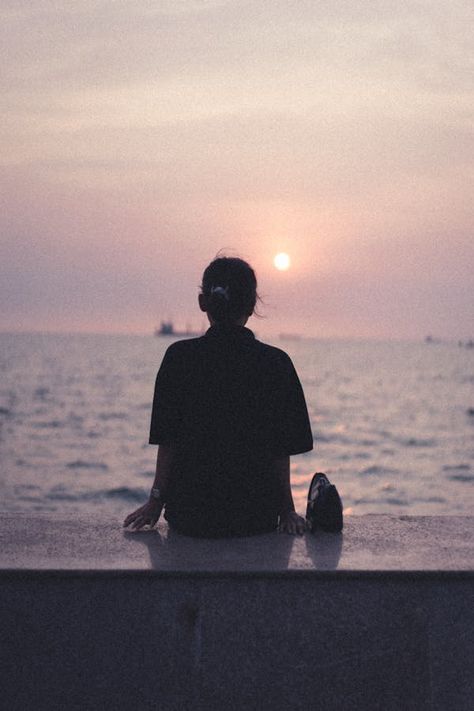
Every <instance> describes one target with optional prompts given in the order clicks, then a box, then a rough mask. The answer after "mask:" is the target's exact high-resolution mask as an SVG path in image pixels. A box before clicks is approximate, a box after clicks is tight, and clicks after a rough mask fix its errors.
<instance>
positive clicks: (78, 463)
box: [66, 459, 109, 471]
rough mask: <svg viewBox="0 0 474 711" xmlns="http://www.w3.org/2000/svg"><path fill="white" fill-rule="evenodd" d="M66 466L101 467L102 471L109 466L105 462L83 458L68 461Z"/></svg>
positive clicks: (75, 467) (71, 467)
mask: <svg viewBox="0 0 474 711" xmlns="http://www.w3.org/2000/svg"><path fill="white" fill-rule="evenodd" d="M66 466H67V467H68V468H69V469H102V470H103V471H107V469H108V468H109V467H108V465H107V464H106V463H105V462H85V461H84V460H83V459H76V460H75V461H74V462H68V463H67V464H66Z"/></svg>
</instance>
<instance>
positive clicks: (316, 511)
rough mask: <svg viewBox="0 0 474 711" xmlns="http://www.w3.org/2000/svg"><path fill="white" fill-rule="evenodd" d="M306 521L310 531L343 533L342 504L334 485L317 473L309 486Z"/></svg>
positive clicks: (323, 475)
mask: <svg viewBox="0 0 474 711" xmlns="http://www.w3.org/2000/svg"><path fill="white" fill-rule="evenodd" d="M306 520H307V522H308V528H309V530H310V531H313V532H314V531H316V530H317V529H318V528H321V529H322V530H323V531H333V532H337V531H342V503H341V498H340V496H339V494H338V492H337V489H336V487H335V486H334V484H331V482H330V481H329V479H328V478H327V476H326V475H325V474H321V473H319V472H318V473H316V474H315V475H314V476H313V478H312V480H311V484H310V486H309V491H308V505H307V507H306Z"/></svg>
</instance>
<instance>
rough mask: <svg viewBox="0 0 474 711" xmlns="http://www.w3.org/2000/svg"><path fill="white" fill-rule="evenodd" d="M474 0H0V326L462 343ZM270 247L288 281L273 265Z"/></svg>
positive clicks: (470, 269)
mask: <svg viewBox="0 0 474 711" xmlns="http://www.w3.org/2000/svg"><path fill="white" fill-rule="evenodd" d="M473 19H474V18H473V6H472V3H471V2H469V1H467V0H466V1H465V2H463V1H458V0H451V1H450V2H449V3H447V2H446V1H445V0H442V1H441V0H431V1H429V2H419V1H414V0H407V1H406V2H400V0H380V1H379V2H377V3H367V2H366V0H364V1H362V0H361V1H360V2H356V1H352V2H351V1H349V0H347V1H341V2H337V1H335V2H329V1H328V2H314V1H313V0H311V1H309V0H308V1H306V0H292V1H286V2H285V1H283V0H272V1H271V2H270V1H268V2H260V1H259V0H252V1H251V2H237V1H233V0H228V1H225V0H214V1H212V0H202V1H201V2H198V1H197V0H194V1H193V0H189V1H184V0H183V1H179V0H164V1H162V2H159V1H158V0H155V1H154V2H150V1H146V0H144V1H142V2H136V1H134V2H131V1H129V0H121V1H120V2H119V1H118V0H117V1H113V0H84V1H81V0H79V1H78V2H77V3H72V2H69V1H67V2H66V0H62V1H59V2H54V3H52V2H46V1H42V2H37V1H35V0H29V2H26V1H25V2H20V1H18V0H15V2H9V1H8V0H4V2H2V8H1V9H0V20H1V30H0V32H1V33H2V37H1V42H2V54H1V57H2V71H1V80H0V81H1V84H2V86H1V91H2V108H3V111H2V114H3V115H2V124H1V128H0V134H1V141H2V150H1V154H0V161H1V164H2V165H1V173H0V175H1V177H0V202H1V204H0V208H1V209H0V229H1V246H0V299H1V303H2V309H1V316H0V328H1V329H3V330H43V329H44V330H64V331H85V330H92V331H119V332H127V331H131V332H143V333H147V332H150V333H151V332H152V330H153V328H154V326H155V325H156V324H157V323H159V321H160V319H161V318H167V317H171V318H173V319H174V320H175V322H176V325H177V326H178V327H182V326H184V325H185V324H186V323H188V322H190V323H191V324H193V325H194V326H195V327H198V326H200V325H201V323H202V318H201V314H200V312H199V311H198V309H197V306H196V302H197V293H198V286H199V282H200V278H201V274H202V270H203V269H204V267H205V266H206V264H207V263H208V262H209V261H210V260H211V259H212V258H213V257H214V256H215V255H216V253H217V252H218V251H219V250H221V249H225V250H227V251H228V252H229V253H230V254H237V255H239V256H242V257H244V258H247V259H248V260H249V261H250V262H251V263H252V264H253V265H254V266H255V268H256V271H257V276H258V278H259V282H260V291H261V293H262V296H263V297H264V301H265V304H266V305H265V307H264V308H263V313H264V314H265V316H266V318H265V320H263V321H258V322H257V321H251V322H250V323H249V325H250V326H251V327H252V326H253V327H254V328H255V329H256V330H257V331H258V333H259V334H265V333H268V334H271V333H275V334H276V333H279V332H285V331H291V332H301V333H304V334H306V335H314V336H322V337H332V336H337V337H375V338H384V337H394V338H423V337H424V336H425V335H426V334H428V333H431V334H433V335H435V336H439V337H443V338H456V339H457V338H460V339H465V338H469V337H474V308H473V305H474V298H473V296H474V277H473V274H474V240H473V235H472V222H473V220H472V217H473V209H472V203H473V200H472V163H473V141H472V108H473V82H472V69H473V55H472V28H473ZM280 251H285V252H287V253H288V254H289V255H290V256H291V259H292V267H291V268H290V270H288V271H287V272H284V273H283V272H278V271H276V270H275V269H274V267H273V257H274V255H275V254H276V253H277V252H280Z"/></svg>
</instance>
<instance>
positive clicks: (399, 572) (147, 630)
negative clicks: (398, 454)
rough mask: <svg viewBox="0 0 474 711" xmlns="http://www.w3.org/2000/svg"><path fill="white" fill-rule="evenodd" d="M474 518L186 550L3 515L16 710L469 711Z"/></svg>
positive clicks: (356, 523) (356, 521)
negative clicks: (429, 710) (393, 710)
mask: <svg viewBox="0 0 474 711" xmlns="http://www.w3.org/2000/svg"><path fill="white" fill-rule="evenodd" d="M473 522H474V519H472V518H467V517H459V518H458V517H439V518H435V517H426V518H425V517H413V518H411V517H402V518H400V517H388V516H363V517H354V518H348V519H347V525H346V528H345V530H344V533H343V534H342V535H333V534H319V535H317V536H311V535H309V534H307V535H306V536H305V537H304V538H303V539H293V538H291V537H287V536H279V535H278V534H274V535H273V534H272V535H269V536H259V537H255V538H248V539H240V540H233V541H196V540H193V539H189V538H186V537H182V536H177V535H176V534H174V535H173V534H169V532H167V529H166V526H163V527H160V528H159V530H158V531H151V532H144V533H126V532H124V531H123V530H122V529H121V528H120V526H119V522H118V521H117V522H110V521H109V522H107V523H106V524H103V523H101V522H97V521H96V520H94V519H92V518H84V517H80V518H79V517H78V518H75V519H71V518H66V517H61V516H47V515H41V516H27V515H20V516H18V515H16V514H15V515H12V514H4V515H1V516H0V536H1V552H0V566H1V567H0V576H1V585H0V617H1V631H2V645H1V655H2V656H1V668H0V673H1V676H2V681H3V693H2V696H3V700H4V703H5V705H6V708H9V709H20V708H21V709H22V711H24V709H25V708H26V709H28V708H35V709H48V710H54V709H66V708H67V709H78V710H79V709H80V710H81V711H82V710H83V709H97V708H104V709H114V710H115V709H127V711H128V710H129V709H130V707H135V706H138V707H140V708H142V709H159V710H160V711H168V709H169V710H173V711H174V709H176V710H178V709H179V710H180V711H181V710H182V709H206V711H207V710H209V709H210V710H212V709H216V710H218V711H220V710H221V709H223V708H226V709H256V710H257V709H258V710H260V709H263V710H265V709H272V710H277V711H278V709H286V708H288V707H290V708H292V709H300V708H301V709H302V708H304V709H322V710H323V711H332V709H334V710H336V709H337V711H344V710H345V709H348V710H349V709H351V710H352V709H363V710H364V711H368V710H371V709H381V710H382V709H383V711H391V709H396V710H397V711H400V710H401V709H403V710H404V711H405V710H407V709H414V710H416V711H423V710H424V709H435V710H436V711H438V710H439V711H441V710H443V711H446V710H447V709H449V710H450V709H453V710H456V711H458V710H461V711H462V710H463V709H466V710H467V709H471V708H472V698H473V693H474V688H473V681H472V680H473V678H474V669H473V664H472V649H473V644H474V625H473V612H472V611H473V609H474V594H473V593H474V588H473V579H474V578H473V568H474V566H473V560H474V557H473V555H472V553H473V545H474V544H473V536H472V533H473V528H474V526H473Z"/></svg>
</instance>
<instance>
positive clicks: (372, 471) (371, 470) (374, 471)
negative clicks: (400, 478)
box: [359, 464, 398, 476]
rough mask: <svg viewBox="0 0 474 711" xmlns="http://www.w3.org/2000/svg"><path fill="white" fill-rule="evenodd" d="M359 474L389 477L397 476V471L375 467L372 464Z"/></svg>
mask: <svg viewBox="0 0 474 711" xmlns="http://www.w3.org/2000/svg"><path fill="white" fill-rule="evenodd" d="M359 474H360V475H361V476H373V475H377V476H378V475H383V476H391V475H393V474H398V469H392V468H391V467H382V466H377V465H376V464H374V465H373V466H371V467H367V468H366V469H362V471H360V472H359Z"/></svg>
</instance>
